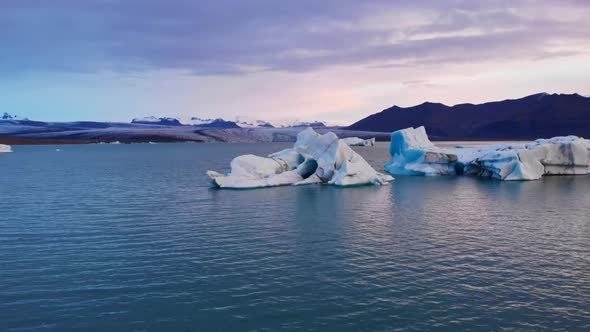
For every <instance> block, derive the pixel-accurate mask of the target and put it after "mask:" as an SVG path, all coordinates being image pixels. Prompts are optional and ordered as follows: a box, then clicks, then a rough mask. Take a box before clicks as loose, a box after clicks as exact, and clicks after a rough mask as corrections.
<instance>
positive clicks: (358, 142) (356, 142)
mask: <svg viewBox="0 0 590 332" xmlns="http://www.w3.org/2000/svg"><path fill="white" fill-rule="evenodd" d="M342 140H343V141H344V143H346V144H347V145H348V146H373V145H375V138H374V137H373V138H369V139H362V138H359V137H346V138H343V139H342Z"/></svg>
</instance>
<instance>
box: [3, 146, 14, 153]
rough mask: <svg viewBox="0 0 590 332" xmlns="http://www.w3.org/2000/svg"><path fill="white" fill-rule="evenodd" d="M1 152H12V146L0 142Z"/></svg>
mask: <svg viewBox="0 0 590 332" xmlns="http://www.w3.org/2000/svg"><path fill="white" fill-rule="evenodd" d="M2 152H12V147H11V146H10V145H5V144H0V153H2Z"/></svg>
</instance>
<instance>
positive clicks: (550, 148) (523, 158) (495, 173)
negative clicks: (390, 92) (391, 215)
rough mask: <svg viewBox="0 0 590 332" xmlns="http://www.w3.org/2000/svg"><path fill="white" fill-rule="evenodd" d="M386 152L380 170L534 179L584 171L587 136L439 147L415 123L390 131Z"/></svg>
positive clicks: (588, 159)
mask: <svg viewBox="0 0 590 332" xmlns="http://www.w3.org/2000/svg"><path fill="white" fill-rule="evenodd" d="M390 154H391V156H392V158H393V161H392V162H390V163H387V164H385V170H386V171H387V172H388V173H391V174H394V175H426V176H432V175H462V174H471V175H479V176H488V177H493V178H497V179H500V180H537V179H540V178H541V177H542V176H543V175H576V174H586V172H587V171H586V170H587V169H588V167H590V140H587V139H584V138H579V137H576V136H564V137H554V138H550V139H538V140H536V141H534V142H532V143H523V144H496V145H489V146H484V147H479V148H454V149H444V148H438V147H436V146H435V145H434V144H432V142H430V140H429V139H428V136H427V135H426V130H425V129H424V127H419V128H408V129H403V130H398V131H395V132H393V133H392V134H391V146H390Z"/></svg>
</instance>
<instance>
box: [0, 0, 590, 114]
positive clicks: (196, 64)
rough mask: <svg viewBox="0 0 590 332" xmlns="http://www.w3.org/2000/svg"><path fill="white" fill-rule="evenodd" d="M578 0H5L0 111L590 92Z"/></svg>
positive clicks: (237, 107)
mask: <svg viewBox="0 0 590 332" xmlns="http://www.w3.org/2000/svg"><path fill="white" fill-rule="evenodd" d="M589 17H590V2H588V0H561V1H549V0H538V1H533V0H510V1H508V0H506V1H504V0H496V1H479V0H469V1H455V0H423V1H421V0H414V1H409V0H407V1H402V0H399V1H395V0H364V1H358V0H322V1H317V0H297V1H288V0H284V1H277V0H232V1H229V0H215V1H209V0H207V1H198V0H103V1H98V0H84V1H80V0H51V1H43V0H2V1H0V112H8V113H11V114H17V115H20V116H25V117H29V118H31V119H36V120H42V121H70V120H93V121H124V122H127V121H130V120H131V119H132V118H134V117H143V116H150V115H153V116H170V117H180V118H183V119H184V118H190V117H192V116H197V117H201V118H212V117H215V118H217V117H222V118H225V119H235V118H236V117H237V116H240V117H245V118H248V119H263V120H269V121H279V122H280V121H284V120H295V119H298V120H309V121H311V120H321V121H327V122H329V123H331V124H340V125H346V124H350V123H353V122H355V121H357V120H360V119H362V118H363V117H365V116H367V115H370V114H373V113H376V112H379V111H381V110H382V109H385V108H387V107H390V106H392V105H398V106H412V105H416V104H420V103H422V102H425V101H432V102H442V103H445V104H449V105H453V104H457V103H463V102H471V103H480V102H486V101H493V100H502V99H508V98H519V97H523V96H526V95H530V94H534V93H538V92H548V93H580V94H582V95H590V33H589V32H590V20H589V19H588V18H589Z"/></svg>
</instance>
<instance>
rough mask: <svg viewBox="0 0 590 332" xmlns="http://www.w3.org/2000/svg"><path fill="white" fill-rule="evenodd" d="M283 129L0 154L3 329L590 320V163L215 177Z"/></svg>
mask: <svg viewBox="0 0 590 332" xmlns="http://www.w3.org/2000/svg"><path fill="white" fill-rule="evenodd" d="M288 145H289V144H278V143H272V144H157V145H148V144H137V145H76V146H74V145H72V146H15V147H14V150H15V152H14V153H11V154H0V331H32V330H35V331H67V330H78V331H230V330H237V331H245V330H260V331H264V330H269V331H276V330H290V329H292V330H332V331H346V330H351V331H355V330H382V331H384V330H387V331H389V330H397V329H399V330H401V329H410V330H425V329H436V330H458V329H461V330H499V329H517V330H539V329H551V330H588V329H590V177H588V176H578V177H570V176H568V177H547V178H544V179H543V180H540V181H533V182H499V181H496V180H490V179H479V178H471V177H438V178H426V177H397V179H396V180H395V181H394V182H393V184H391V185H389V186H384V187H356V188H346V189H342V188H335V187H330V186H320V185H311V186H303V187H279V188H267V189H259V190H216V189H211V188H209V187H208V184H207V179H206V177H205V171H206V170H208V169H213V170H223V169H225V168H227V167H228V165H229V161H230V160H231V159H232V158H233V157H235V156H237V155H239V154H244V153H255V154H261V155H264V154H267V153H270V152H274V151H278V150H280V149H282V148H285V147H287V146H288ZM56 149H60V150H62V151H61V152H57V151H56ZM355 150H357V151H358V152H359V153H360V154H361V155H363V156H364V157H365V158H366V159H367V160H368V161H369V162H370V163H371V164H373V165H374V167H375V168H376V169H378V170H382V169H383V163H384V162H385V161H387V160H388V159H389V157H388V154H387V145H386V144H385V143H379V144H378V145H377V146H376V147H373V148H370V147H361V148H355Z"/></svg>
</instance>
